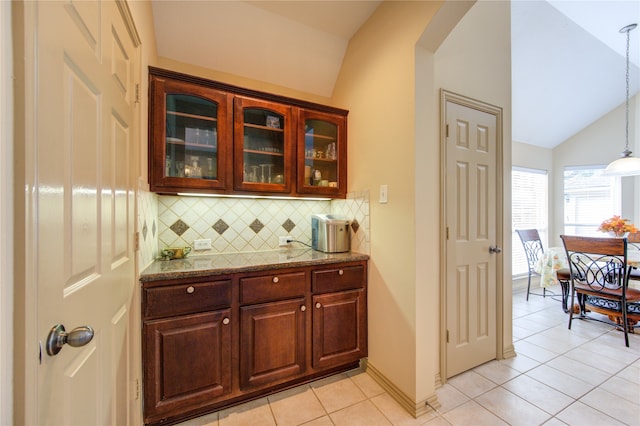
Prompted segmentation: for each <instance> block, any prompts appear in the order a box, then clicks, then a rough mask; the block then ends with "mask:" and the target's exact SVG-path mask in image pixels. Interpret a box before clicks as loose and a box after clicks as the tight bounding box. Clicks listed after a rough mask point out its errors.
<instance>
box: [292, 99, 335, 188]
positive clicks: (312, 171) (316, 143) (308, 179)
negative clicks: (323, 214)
mask: <svg viewBox="0 0 640 426" xmlns="http://www.w3.org/2000/svg"><path fill="white" fill-rule="evenodd" d="M345 122H346V121H345V118H344V117H343V116H338V115H331V114H324V113H319V112H312V111H305V110H302V111H301V112H300V118H299V123H298V125H299V126H300V127H301V128H300V130H299V132H300V136H299V137H298V159H299V161H298V168H299V169H300V170H298V191H299V192H305V193H315V194H325V195H340V194H344V193H345V190H346V185H345V184H346V182H345V180H346V177H345V174H346V173H345V168H346V161H345V160H346V158H345V157H346V149H345V137H346V136H345V132H346V129H345Z"/></svg>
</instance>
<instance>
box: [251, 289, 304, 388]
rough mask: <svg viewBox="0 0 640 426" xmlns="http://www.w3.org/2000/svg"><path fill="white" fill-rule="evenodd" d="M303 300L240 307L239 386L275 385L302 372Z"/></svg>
mask: <svg viewBox="0 0 640 426" xmlns="http://www.w3.org/2000/svg"><path fill="white" fill-rule="evenodd" d="M303 306H305V301H304V299H302V298H301V299H295V300H287V301H283V302H272V303H265V304H262V305H252V306H244V307H242V308H240V330H241V331H240V387H241V388H242V389H244V388H248V387H252V386H261V385H267V384H276V383H279V382H282V381H284V380H285V379H289V378H292V377H294V376H297V375H299V374H301V373H302V372H304V371H305V361H304V360H305V345H306V339H305V335H306V333H305V323H306V321H305V310H306V307H305V308H304V310H303V309H302V307H303Z"/></svg>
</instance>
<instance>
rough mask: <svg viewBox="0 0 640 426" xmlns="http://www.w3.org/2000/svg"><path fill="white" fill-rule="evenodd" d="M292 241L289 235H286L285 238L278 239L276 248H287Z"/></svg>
mask: <svg viewBox="0 0 640 426" xmlns="http://www.w3.org/2000/svg"><path fill="white" fill-rule="evenodd" d="M292 241H293V238H291V236H290V235H287V236H286V237H278V246H280V247H282V246H288V245H289V243H290V242H292Z"/></svg>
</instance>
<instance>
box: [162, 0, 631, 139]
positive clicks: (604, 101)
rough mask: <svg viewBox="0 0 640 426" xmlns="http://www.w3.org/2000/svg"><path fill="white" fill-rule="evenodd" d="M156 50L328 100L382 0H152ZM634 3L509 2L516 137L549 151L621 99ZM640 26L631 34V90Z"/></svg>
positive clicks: (620, 0) (615, 0)
mask: <svg viewBox="0 0 640 426" xmlns="http://www.w3.org/2000/svg"><path fill="white" fill-rule="evenodd" d="M152 2H153V13H154V24H155V28H156V42H157V46H158V54H159V55H160V56H164V57H167V58H171V59H174V60H178V61H181V62H185V63H190V64H194V65H197V66H201V67H206V68H210V69H214V70H218V71H222V72H227V73H231V74H235V75H239V76H243V77H247V78H251V79H255V80H259V81H265V82H268V83H272V84H277V85H280V86H285V87H289V88H291V89H296V90H300V91H304V92H307V93H312V94H317V95H320V96H325V97H330V96H331V94H332V92H333V87H334V84H335V81H336V78H337V76H338V73H339V71H340V67H341V64H342V59H343V57H344V54H345V52H346V49H347V46H348V43H349V40H350V38H351V37H352V36H353V34H355V32H356V31H357V30H358V29H359V28H360V26H362V24H363V23H364V22H365V21H366V20H367V19H368V18H369V16H371V14H372V13H373V12H374V11H375V9H376V8H377V7H378V5H379V4H380V3H381V2H380V1H378V0H376V1H373V0H362V1H313V0H309V1H307V0H300V1H240V0H232V1H189V0H187V1H184V0H183V1H176V0H152ZM635 22H638V23H640V1H638V0H605V1H597V0H584V1H580V0H576V1H567V0H548V1H547V0H516V1H513V2H512V21H511V28H512V98H513V99H512V109H513V110H512V120H513V121H512V126H513V127H512V134H513V139H514V140H516V141H519V142H525V143H529V144H532V145H538V146H542V147H547V148H552V147H554V146H556V145H558V144H559V143H562V142H563V141H564V140H566V139H567V138H569V137H570V136H572V135H573V134H575V133H576V132H578V131H579V130H581V129H582V128H584V127H586V126H587V125H589V124H590V123H592V122H594V121H595V120H597V119H598V118H599V117H601V116H603V115H605V114H606V113H608V112H609V111H611V110H612V109H614V108H616V107H617V106H619V105H620V104H621V103H623V102H624V96H625V75H624V70H625V47H626V36H625V35H623V34H620V33H619V32H618V30H619V29H620V28H622V27H623V26H625V25H627V24H630V23H635ZM639 41H640V29H636V30H635V31H632V32H631V60H632V70H631V78H630V83H631V86H632V95H633V94H635V93H636V92H637V91H638V85H639V82H638V80H639V79H640V78H639V77H640V75H639V70H638V66H640V48H639V46H640V43H639Z"/></svg>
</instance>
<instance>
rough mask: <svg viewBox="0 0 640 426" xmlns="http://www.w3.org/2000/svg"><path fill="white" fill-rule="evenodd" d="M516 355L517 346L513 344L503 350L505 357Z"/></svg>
mask: <svg viewBox="0 0 640 426" xmlns="http://www.w3.org/2000/svg"><path fill="white" fill-rule="evenodd" d="M514 356H516V348H515V347H514V346H513V345H509V346H507V347H506V348H504V351H503V352H502V357H503V359H508V358H513V357H514Z"/></svg>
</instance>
